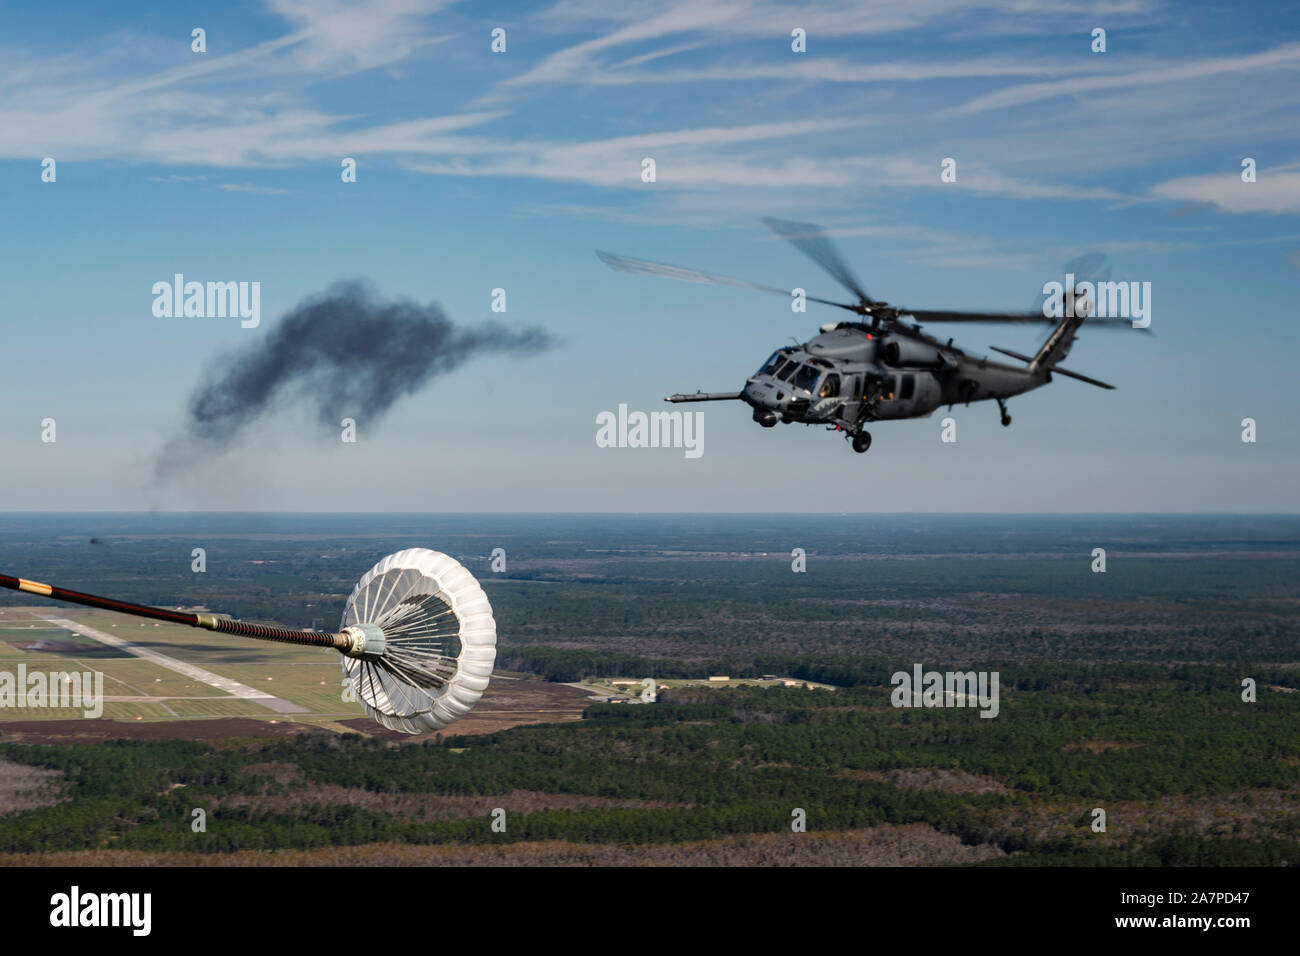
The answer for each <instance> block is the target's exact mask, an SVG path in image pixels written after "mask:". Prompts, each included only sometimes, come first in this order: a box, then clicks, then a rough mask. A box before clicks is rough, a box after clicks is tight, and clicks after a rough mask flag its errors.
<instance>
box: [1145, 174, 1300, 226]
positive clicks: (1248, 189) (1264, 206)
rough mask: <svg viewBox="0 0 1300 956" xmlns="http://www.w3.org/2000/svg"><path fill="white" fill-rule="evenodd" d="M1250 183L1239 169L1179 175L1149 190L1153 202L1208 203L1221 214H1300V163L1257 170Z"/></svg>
mask: <svg viewBox="0 0 1300 956" xmlns="http://www.w3.org/2000/svg"><path fill="white" fill-rule="evenodd" d="M1255 176H1256V179H1255V182H1253V183H1247V182H1242V180H1241V170H1240V169H1233V168H1230V169H1225V170H1224V171H1223V172H1220V173H1204V174H1201V175H1197V176H1179V177H1178V178H1176V179H1169V180H1166V181H1164V182H1162V183H1157V184H1156V185H1154V186H1152V187H1151V189H1150V191H1149V192H1150V195H1151V196H1152V197H1153V198H1156V199H1166V200H1182V201H1185V202H1196V203H1208V204H1210V205H1212V206H1214V207H1215V208H1216V209H1221V210H1223V211H1224V212H1236V213H1269V214H1294V213H1300V162H1296V163H1290V164H1288V165H1285V166H1274V167H1271V168H1267V169H1264V168H1260V169H1258V170H1256V174H1255Z"/></svg>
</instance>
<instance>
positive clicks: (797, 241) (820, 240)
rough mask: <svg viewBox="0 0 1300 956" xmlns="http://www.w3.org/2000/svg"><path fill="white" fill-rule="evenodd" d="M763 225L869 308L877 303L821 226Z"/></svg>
mask: <svg viewBox="0 0 1300 956" xmlns="http://www.w3.org/2000/svg"><path fill="white" fill-rule="evenodd" d="M763 225H765V226H767V228H769V229H771V230H772V231H773V232H774V233H776V234H777V235H778V236H780V237H781V238H782V239H784V240H786V242H789V243H790V244H791V245H793V246H794V247H795V248H796V249H798V250H799V251H800V252H802V253H803V254H804V255H805V256H807V257H808V258H809V259H811V260H812V261H813V262H815V263H817V264H818V265H819V266H821V267H822V268H823V269H825V270H826V271H827V272H828V273H830V275H831V277H832V278H834V279H835V281H836V282H838V283H839V284H840V285H842V286H844V288H846V289H848V290H849V291H850V292H852V293H853V294H854V295H856V296H857V297H858V299H859V301H861V302H865V303H867V304H868V305H870V304H871V303H873V302H875V300H874V299H873V298H871V296H869V295H868V294H867V290H866V289H864V288H863V287H862V283H861V282H859V281H858V277H857V276H855V275H854V274H853V270H852V269H850V268H849V267H848V264H847V263H846V262H845V261H844V259H843V257H841V256H840V251H839V249H838V248H836V246H835V243H833V242H832V241H831V240H830V237H829V236H827V235H826V233H825V231H824V230H823V229H822V227H821V226H815V225H813V224H812V223H810V222H787V221H786V220H784V219H766V218H765V219H763Z"/></svg>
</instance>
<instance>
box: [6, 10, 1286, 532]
mask: <svg viewBox="0 0 1300 956" xmlns="http://www.w3.org/2000/svg"><path fill="white" fill-rule="evenodd" d="M1036 6H1037V5H1034V4H1030V3H1025V2H1023V0H994V2H987V3H975V4H961V3H933V2H928V0H911V2H905V3H904V2H900V3H869V2H867V3H863V2H857V3H820V4H814V5H812V6H805V5H803V4H779V3H770V2H751V0H726V2H713V0H690V2H684V3H677V2H673V0H659V2H655V3H620V4H608V3H601V2H594V0H571V2H563V0H562V2H558V3H554V4H546V3H539V4H508V3H507V4H497V5H494V6H492V7H491V8H490V9H488V8H487V7H486V6H485V5H483V4H468V3H462V4H456V3H443V2H432V3H420V2H414V0H378V2H366V3H360V4H341V3H329V2H326V3H307V2H304V0H270V2H265V3H234V4H223V5H208V6H199V5H188V4H185V3H177V4H168V5H158V6H157V7H153V8H150V9H147V10H146V9H145V8H144V7H143V6H140V5H120V4H110V3H85V4H77V3H69V4H64V5H61V7H60V15H59V16H57V17H52V16H45V15H42V16H39V17H33V16H30V15H27V14H26V12H25V11H24V10H22V9H19V8H16V7H14V6H12V5H9V6H7V7H5V8H3V9H0V209H3V210H4V222H5V226H6V228H4V229H3V230H0V257H3V262H4V264H5V268H4V276H5V296H4V300H3V305H2V306H0V326H2V328H3V333H4V341H3V346H2V348H3V351H0V356H2V358H0V395H3V398H4V401H5V406H6V411H7V414H6V415H5V416H4V418H3V420H0V461H3V468H0V495H2V496H3V501H4V505H5V507H8V508H16V509H42V510H77V509H128V510H135V509H148V508H167V509H237V510H245V509H247V510H258V509H293V510H342V511H353V510H430V511H514V510H522V511H548V510H569V511H600V510H613V511H696V510H699V511H718V510H738V511H762V510H779V511H800V510H808V511H832V512H835V511H864V510H867V511H870V510H889V511H894V510H897V511H911V510H916V511H949V510H951V511H1217V512H1222V511H1264V512H1270V511H1286V512H1294V511H1296V510H1297V494H1296V484H1297V483H1296V475H1297V470H1298V469H1297V466H1298V465H1300V454H1298V452H1297V449H1298V448H1300V441H1298V440H1300V424H1297V419H1298V417H1300V416H1298V413H1300V402H1298V401H1297V398H1296V394H1295V387H1294V382H1295V380H1296V375H1295V368H1296V362H1297V359H1298V358H1300V356H1298V355H1297V349H1296V347H1295V342H1296V341H1297V337H1296V333H1295V331H1294V324H1295V321H1296V308H1295V302H1296V300H1297V295H1298V294H1300V221H1298V219H1297V216H1298V214H1300V142H1297V140H1298V136H1297V132H1298V131H1300V123H1297V121H1296V117H1297V107H1298V106H1300V8H1296V7H1295V6H1294V5H1290V4H1283V3H1278V4H1267V3H1257V4H1254V5H1253V6H1252V8H1251V10H1250V12H1249V14H1247V13H1246V12H1243V10H1242V8H1241V7H1240V6H1239V5H1233V4H1164V3H1155V2H1143V0H1133V2H1117V3H1095V4H1094V3H1077V4H1072V3H1062V4H1051V5H1050V12H1040V11H1039V10H1038V9H1037V8H1036ZM1045 6H1047V5H1045ZM195 27H202V28H203V29H205V30H206V33H207V52H206V53H204V54H196V53H193V52H191V49H190V33H191V30H192V29H193V28H195ZM495 27H502V28H504V29H505V30H506V41H507V50H506V52H505V53H502V54H494V53H492V52H491V50H490V43H491V36H490V33H491V31H492V29H493V28H495ZM796 27H799V28H802V29H804V30H806V31H807V52H806V53H804V54H796V53H794V52H792V51H791V48H790V43H791V40H790V31H791V30H792V29H794V28H796ZM1095 27H1101V28H1104V29H1105V30H1106V31H1107V51H1106V52H1105V53H1093V52H1091V50H1090V44H1091V31H1092V30H1093V29H1094V28H1095ZM349 156H350V157H354V158H356V159H357V161H358V181H357V182H356V183H354V184H344V183H342V182H341V181H340V176H339V172H340V167H339V164H340V161H341V159H342V158H343V157H349ZM647 156H648V157H653V158H654V159H655V161H656V166H657V174H658V178H657V181H656V182H655V183H653V184H647V183H643V182H642V181H641V178H640V171H641V160H642V159H643V158H644V157H647ZM44 157H53V158H54V159H55V160H56V162H57V182H55V183H43V182H42V181H41V160H42V158H44ZM945 157H952V158H954V159H956V161H957V164H958V165H957V168H958V178H957V182H955V183H942V182H940V178H939V164H940V161H941V160H942V159H943V158H945ZM1244 157H1252V158H1254V159H1255V161H1256V164H1257V169H1258V179H1257V181H1256V182H1254V183H1249V184H1247V183H1243V182H1242V181H1241V176H1240V172H1241V161H1242V159H1243V158H1244ZM759 216H777V217H782V218H789V219H797V220H806V221H813V222H817V223H821V224H822V225H824V226H825V227H826V228H827V229H828V231H830V233H831V234H832V235H833V236H835V237H836V239H837V241H838V242H839V243H840V244H841V246H842V248H843V250H844V253H845V255H846V257H847V258H848V259H849V260H850V262H851V263H852V264H853V266H854V268H855V270H856V271H857V272H858V274H859V275H860V276H861V277H862V279H863V280H864V282H865V283H866V285H867V288H868V289H869V290H870V291H871V292H872V293H873V295H875V296H877V297H878V298H885V299H888V300H889V301H890V302H893V303H898V304H903V305H910V306H913V307H916V308H937V307H960V308H970V309H984V308H1010V309H1027V308H1031V307H1033V306H1034V305H1035V304H1036V303H1037V302H1039V301H1040V300H1041V296H1040V290H1041V287H1042V285H1043V283H1044V282H1047V281H1050V280H1054V279H1055V280H1058V281H1059V280H1061V279H1062V278H1063V276H1062V266H1063V264H1064V263H1065V262H1066V261H1067V260H1069V259H1071V258H1074V257H1076V256H1078V255H1080V254H1082V253H1086V252H1102V253H1105V254H1106V255H1107V256H1108V257H1109V261H1110V265H1111V270H1112V277H1113V278H1116V279H1131V280H1137V281H1149V282H1151V283H1152V289H1153V293H1152V294H1153V302H1152V305H1153V321H1152V326H1151V328H1152V331H1153V332H1155V333H1156V334H1155V336H1154V337H1152V336H1141V335H1136V334H1129V333H1122V332H1120V333H1116V332H1093V333H1091V334H1085V335H1084V336H1083V337H1082V338H1081V339H1080V341H1079V342H1078V344H1076V346H1075V348H1074V350H1073V352H1072V353H1071V355H1070V358H1069V361H1068V362H1067V363H1066V364H1067V367H1069V368H1073V369H1077V370H1078V371H1080V372H1083V373H1085V374H1088V375H1092V376H1094V377H1097V378H1100V379H1103V380H1105V381H1108V382H1112V383H1114V384H1115V385H1117V386H1118V389H1117V390H1116V391H1114V392H1102V391H1100V390H1097V389H1093V388H1091V387H1089V386H1086V385H1083V384H1080V383H1077V382H1070V381H1066V380H1063V379H1058V380H1057V381H1056V382H1055V383H1054V384H1053V385H1051V386H1050V387H1048V388H1047V389H1044V390H1041V391H1038V392H1034V393H1031V394H1029V395H1026V396H1023V397H1021V398H1019V399H1016V400H1014V401H1013V402H1012V405H1011V411H1012V413H1013V415H1014V417H1015V424H1014V425H1013V426H1012V427H1011V428H1010V429H1002V428H1001V427H999V426H998V423H997V411H996V409H995V408H992V407H989V406H986V405H976V406H972V407H971V408H969V409H963V408H960V407H959V408H957V409H955V410H954V412H953V413H952V414H953V417H954V418H955V419H956V420H957V422H958V441H957V443H956V444H943V443H941V442H940V440H939V431H940V425H939V423H940V419H941V418H942V417H944V415H945V414H947V413H946V412H945V413H940V414H936V416H935V417H934V418H931V419H926V420H921V421H914V422H898V423H882V424H880V425H878V426H876V427H875V428H873V434H874V435H875V444H874V446H873V448H872V450H871V451H870V452H869V453H868V454H867V455H865V456H858V455H854V454H853V453H852V452H851V451H850V450H849V448H848V446H847V445H846V443H844V442H843V441H841V440H840V439H839V438H838V437H835V436H830V435H826V434H823V433H822V432H821V431H820V430H819V429H816V428H812V427H804V426H797V425H794V426H782V427H779V428H776V429H772V430H764V429H760V428H759V427H758V426H757V425H755V424H754V423H753V422H751V421H750V418H749V413H748V410H747V409H746V408H745V407H744V406H742V405H739V404H736V405H721V404H719V405H713V406H705V453H704V455H703V456H702V457H701V458H699V459H695V460H689V459H686V458H685V456H684V455H683V454H682V453H681V451H679V450H660V449H608V448H599V447H597V446H596V443H595V433H596V423H595V419H596V415H597V414H598V413H599V412H601V411H605V410H614V409H617V407H618V405H619V404H620V403H626V404H628V405H629V407H630V408H632V409H640V410H646V411H649V410H655V409H659V408H662V407H664V406H662V405H661V401H660V400H661V399H662V397H663V396H664V395H666V394H668V393H670V392H675V391H692V390H694V389H696V388H702V389H704V390H710V391H730V390H737V389H739V388H740V387H741V385H742V384H743V382H744V379H745V377H746V376H747V375H748V374H750V373H751V372H752V371H753V370H754V369H755V368H757V367H758V365H759V364H760V363H761V362H762V361H763V359H765V358H766V357H767V355H768V354H769V353H770V352H771V351H772V350H773V349H774V348H775V347H777V346H779V345H781V344H783V343H788V342H789V341H790V339H791V337H794V338H797V339H799V340H806V339H807V338H808V337H810V336H811V335H812V334H814V333H815V331H816V327H817V325H818V324H819V323H820V322H824V321H832V320H836V319H838V318H839V316H838V315H835V314H826V313H825V312H824V311H822V312H819V311H815V310H816V309H817V307H816V306H813V307H811V309H812V310H810V311H809V312H808V313H807V314H805V315H795V314H792V313H791V311H790V308H789V305H788V303H786V302H783V301H782V300H781V299H780V298H777V297H775V296H773V297H767V296H763V295H761V294H757V293H749V292H745V291H742V290H738V289H728V288H715V287H707V286H701V285H692V284H685V283H674V282H665V281H662V280H656V279H651V278H646V277H642V276H630V275H623V274H618V273H614V272H611V271H609V270H608V269H606V268H605V267H604V266H603V265H602V264H601V263H600V262H599V261H598V260H597V259H596V257H595V255H594V250H595V249H597V248H601V249H610V250H613V251H616V252H620V253H624V254H627V255H632V256H639V257H644V258H651V259H659V260H664V261H668V262H673V263H678V264H682V265H687V266H692V267H695V268H699V269H705V270H708V271H712V272H720V273H726V274H731V275H738V276H742V277H748V278H752V279H755V280H758V281H761V282H766V283H771V284H774V285H777V286H781V287H793V286H802V287H805V288H806V289H807V290H808V292H809V293H810V294H814V295H822V296H828V297H830V298H836V297H838V296H839V292H840V290H838V289H836V288H835V287H834V286H833V285H832V283H831V281H830V280H829V278H827V277H825V276H823V275H822V274H820V273H818V272H816V271H815V269H814V267H812V266H811V265H810V264H809V263H808V262H807V261H806V260H805V259H803V258H802V257H801V256H800V255H799V254H798V253H797V252H796V251H795V250H793V249H792V248H790V247H789V246H787V245H785V244H784V243H782V242H780V240H778V239H776V238H774V237H773V236H772V235H771V234H770V233H768V232H767V231H766V230H765V229H763V227H762V226H761V225H760V224H759V223H758V222H757V218H758V217H759ZM176 272H183V273H184V274H185V275H186V277H187V278H190V279H197V280H200V281H206V280H214V281H216V280H221V281H226V280H236V281H259V282H261V284H262V310H263V321H262V326H261V327H260V328H259V329H242V328H240V325H239V322H238V320H231V319H209V318H203V319H200V318H190V319H184V318H172V319H168V318H157V317H155V316H154V315H153V314H152V311H151V305H152V301H153V297H152V294H151V291H150V290H151V287H152V285H153V283H154V282H156V281H159V280H169V279H170V277H171V276H172V275H173V273H176ZM349 277H361V278H365V279H367V280H369V281H371V282H372V283H373V284H374V286H375V287H376V288H377V289H378V290H379V292H380V293H381V294H383V295H385V296H405V297H410V298H414V299H417V300H420V301H437V302H440V303H441V304H442V306H443V307H444V308H445V309H446V310H447V312H448V314H449V315H450V316H451V317H452V318H453V319H455V320H456V321H457V322H459V323H463V324H473V323H476V322H480V321H486V320H489V319H492V318H498V319H502V320H504V321H506V322H508V323H509V324H512V325H520V326H523V325H541V326H544V327H546V328H548V329H550V330H551V331H552V332H554V333H555V334H557V335H558V336H560V337H561V338H562V339H563V344H562V346H560V347H559V348H557V349H555V350H553V351H552V352H549V353H547V354H545V355H543V356H539V357H534V358H530V359H496V358H483V359H478V360H476V361H473V362H471V363H470V364H468V365H465V366H464V367H462V368H461V369H459V370H457V371H456V372H454V373H452V374H450V375H448V376H446V377H445V378H441V379H438V380H436V381H435V382H433V383H432V384H431V385H429V386H428V387H427V388H426V389H424V390H423V391H421V392H420V393H419V394H417V395H415V396H413V397H411V398H409V399H407V400H405V401H403V402H402V403H400V404H399V405H398V406H397V407H396V408H395V409H394V410H393V411H392V413H391V414H390V415H389V416H388V417H387V418H385V419H384V420H382V421H380V422H360V423H359V429H360V440H359V441H358V442H357V443H356V444H354V445H348V444H343V443H342V442H340V441H339V440H338V438H337V435H333V434H328V433H327V434H321V433H320V431H319V429H318V426H317V425H316V424H315V422H314V414H313V410H311V409H307V408H302V407H299V406H289V407H286V408H284V409H282V410H281V411H280V412H279V413H278V414H277V415H275V416H274V417H273V418H271V419H268V420H266V421H263V422H261V423H259V425H258V426H257V427H256V428H255V429H254V430H253V432H252V433H250V434H249V435H248V436H247V439H246V440H245V441H244V442H243V443H242V444H241V445H240V446H239V447H238V448H236V449H235V450H233V451H232V452H231V453H230V454H225V455H220V456H214V457H213V458H212V459H211V460H207V461H204V462H202V463H201V465H200V466H199V467H196V468H195V469H193V470H192V471H191V472H190V473H189V474H187V475H185V476H182V477H180V478H178V479H177V480H174V481H172V482H170V483H168V484H167V485H165V486H162V487H159V486H157V485H156V484H155V483H153V482H152V481H151V474H152V469H153V462H154V459H155V456H156V454H157V452H158V449H159V448H160V447H161V446H162V444H163V443H164V442H165V441H166V439H167V438H168V437H169V436H170V435H171V434H172V433H173V432H174V431H175V430H176V429H177V428H178V427H179V426H180V424H181V423H182V421H183V416H184V411H185V403H186V399H187V397H188V395H189V393H190V390H191V389H192V388H193V386H194V384H195V382H196V381H197V379H198V377H199V375H200V373H201V371H202V370H203V369H204V368H205V367H208V365H209V364H210V363H212V362H214V361H219V357H220V356H221V355H223V354H225V353H227V352H228V351H229V350H232V349H239V348H242V347H246V346H248V345H249V344H250V343H252V342H254V341H255V339H256V338H257V336H260V335H264V334H265V332H266V330H267V328H268V327H270V326H271V325H272V324H273V323H274V321H276V319H277V318H278V316H279V315H281V314H282V313H283V312H284V311H285V310H287V309H289V308H290V307H292V306H293V305H294V304H295V303H296V302H298V301H299V300H300V299H301V298H302V297H303V296H305V295H308V294H311V293H314V292H318V291H320V290H322V289H324V288H325V287H327V286H328V285H329V284H330V283H332V282H334V281H335V280H337V279H340V278H349ZM496 287H503V288H505V289H506V290H507V303H508V311H507V313H506V315H504V316H494V315H493V314H492V312H491V311H490V302H491V299H490V296H491V290H492V289H493V288H496ZM1085 332H1086V330H1085ZM1043 334H1044V333H1040V332H1039V331H1036V330H1035V331H1031V330H1023V329H1006V328H987V327H978V328H964V329H959V330H957V331H956V337H957V342H958V344H960V345H963V346H964V347H966V348H967V350H968V351H975V352H980V351H982V350H984V349H986V348H987V347H988V346H989V345H1001V346H1005V347H1009V348H1012V349H1016V350H1027V351H1033V350H1034V348H1035V346H1036V344H1037V342H1038V341H1039V340H1040V339H1041V338H1042V335H1043ZM47 417H52V418H54V419H55V420H56V422H57V428H58V441H57V442H56V443H54V444H46V443H42V442H41V441H40V434H41V425H40V423H41V421H42V419H44V418H47ZM1245 417H1252V418H1254V419H1255V420H1256V421H1257V423H1258V434H1259V440H1258V442H1257V443H1255V444H1244V443H1242V442H1241V440H1240V433H1241V427H1240V422H1241V419H1243V418H1245Z"/></svg>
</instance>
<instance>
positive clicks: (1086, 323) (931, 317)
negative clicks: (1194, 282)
mask: <svg viewBox="0 0 1300 956" xmlns="http://www.w3.org/2000/svg"><path fill="white" fill-rule="evenodd" d="M898 311H899V314H900V315H910V316H911V317H912V318H914V319H916V321H917V322H920V323H921V324H925V323H927V322H985V323H990V324H996V325H1052V326H1056V325H1060V324H1061V320H1060V319H1059V318H1055V319H1054V318H1049V317H1048V316H1046V315H1043V313H1042V312H956V311H953V310H950V309H899V310H898ZM1131 326H1132V319H1124V318H1120V317H1118V316H1088V317H1087V318H1085V319H1084V320H1083V327H1084V328H1089V327H1094V328H1103V329H1107V328H1109V329H1121V328H1122V329H1126V328H1130V327H1131Z"/></svg>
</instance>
